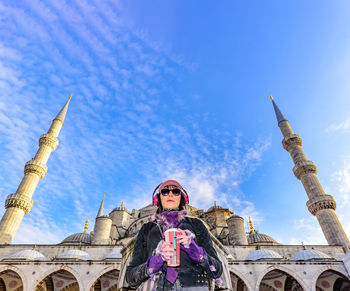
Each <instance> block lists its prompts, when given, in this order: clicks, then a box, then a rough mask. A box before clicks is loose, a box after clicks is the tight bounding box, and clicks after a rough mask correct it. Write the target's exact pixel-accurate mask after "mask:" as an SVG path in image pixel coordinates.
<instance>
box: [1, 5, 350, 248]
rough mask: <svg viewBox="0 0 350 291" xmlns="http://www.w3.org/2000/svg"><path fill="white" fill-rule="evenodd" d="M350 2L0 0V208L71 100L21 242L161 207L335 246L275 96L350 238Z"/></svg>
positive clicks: (288, 239)
mask: <svg viewBox="0 0 350 291" xmlns="http://www.w3.org/2000/svg"><path fill="white" fill-rule="evenodd" d="M349 8H350V4H349V3H348V2H347V1H337V2H332V3H331V2H329V1H308V2H305V1H293V2H290V3H286V2H284V1H263V2H262V1H250V2H249V3H247V2H246V1H215V2H214V1H160V0H158V1H155V0H150V1H124V2H122V1H81V0H79V1H61V0H60V1H58V0H57V1H47V2H41V1H34V0H31V1H11V2H9V1H2V2H0V12H1V13H0V15H1V18H0V88H1V90H0V136H1V139H0V183H1V187H0V203H1V204H0V215H2V214H3V213H4V207H3V205H4V201H5V198H6V196H7V195H8V194H10V193H14V192H15V191H16V188H17V186H18V184H19V182H20V180H21V178H22V176H23V166H24V164H25V162H26V161H28V160H29V159H31V158H32V157H33V156H34V155H35V152H36V150H37V142H38V139H39V137H40V135H41V134H43V133H45V132H46V131H47V129H48V128H49V126H50V123H51V120H52V119H53V118H54V116H55V115H56V114H57V112H58V111H59V110H60V108H61V107H62V105H63V104H64V103H65V101H66V99H67V98H68V96H69V95H70V94H71V93H72V94H73V98H72V101H71V103H70V107H69V111H68V114H67V118H66V122H65V124H64V127H63V129H62V131H61V134H60V136H59V140H60V145H59V147H58V149H57V150H56V151H55V152H54V153H53V154H52V155H51V157H50V159H49V162H48V164H47V165H48V168H49V170H48V174H47V175H46V177H45V178H44V179H43V180H41V181H40V184H39V186H38V188H37V190H36V192H35V194H34V196H33V200H34V207H33V209H32V211H31V212H30V213H29V214H28V215H26V216H25V218H24V220H23V222H22V224H21V226H20V229H19V231H18V233H17V235H16V238H15V243H33V242H35V243H58V242H60V241H61V240H62V239H63V238H64V237H66V236H68V235H69V234H71V233H75V232H82V231H83V227H84V221H85V218H86V216H90V218H91V219H90V220H92V221H91V223H90V226H89V230H90V231H91V230H92V229H93V218H94V217H95V215H96V213H97V210H98V207H99V203H100V201H101V198H102V195H103V193H104V192H105V193H106V199H105V211H106V213H108V212H109V211H111V210H112V209H113V208H114V207H116V206H118V205H120V203H121V201H124V205H125V206H126V207H127V208H128V209H129V210H130V211H131V210H132V209H133V208H139V207H142V206H145V205H146V204H148V203H150V201H151V194H152V191H153V188H154V187H155V186H156V185H157V184H158V183H159V182H161V181H163V180H165V179H168V178H175V179H178V180H179V181H180V182H182V183H183V185H184V187H185V188H186V189H188V190H189V193H190V202H191V204H192V205H193V206H195V207H199V208H203V209H205V210H206V209H207V208H209V207H210V206H211V205H212V204H213V203H214V201H217V204H219V205H222V206H226V207H230V209H232V210H233V211H235V213H237V214H239V215H242V216H244V217H245V218H247V217H248V216H252V218H253V220H254V224H255V226H256V228H257V229H258V230H259V231H260V232H263V233H266V234H269V235H271V236H272V237H274V238H275V239H277V240H278V241H279V242H281V243H285V244H300V243H301V241H303V242H304V243H305V244H307V243H315V244H323V243H325V239H324V237H323V235H322V233H321V230H320V227H319V226H318V223H317V221H316V219H315V218H314V217H312V215H311V214H310V213H309V212H308V210H307V208H306V206H305V203H306V201H307V196H306V194H305V192H304V189H303V187H302V185H301V183H300V182H299V181H298V180H297V179H296V178H295V177H294V175H293V172H292V167H293V163H292V160H291V158H290V156H289V154H288V153H287V152H286V151H285V150H284V149H283V148H282V145H281V140H282V135H281V133H280V131H279V129H278V127H277V122H276V119H275V116H274V112H273V108H272V106H271V101H270V100H269V98H268V96H269V94H272V95H273V96H274V97H275V100H276V102H277V104H278V105H279V107H280V109H281V110H282V112H283V113H284V115H285V116H286V117H287V119H289V121H290V124H291V126H292V128H293V129H294V131H295V132H296V133H298V134H299V135H300V136H301V137H302V139H303V142H304V144H303V148H304V150H305V153H306V155H307V157H308V158H309V159H310V160H312V161H314V162H315V163H316V165H317V166H318V177H319V179H320V182H321V184H322V185H323V187H324V188H325V191H326V193H328V194H331V195H333V196H334V198H335V199H336V201H337V214H338V217H339V219H340V221H341V222H342V224H343V226H344V228H345V230H346V232H347V233H348V234H350V214H349V212H348V211H346V209H348V207H349V206H350V200H349V197H350V149H349V147H348V145H349V143H350V138H349V132H350V111H349V108H350V106H349V105H350V99H349V95H350V94H349V93H350V85H349V81H348V79H349V73H350V53H349V52H350V30H349V29H348V27H349V26H350V17H349V16H350V15H349V11H350V9H349Z"/></svg>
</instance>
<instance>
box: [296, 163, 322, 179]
mask: <svg viewBox="0 0 350 291" xmlns="http://www.w3.org/2000/svg"><path fill="white" fill-rule="evenodd" d="M293 172H294V175H295V177H297V178H298V179H299V180H300V179H301V177H302V176H304V175H306V174H309V173H312V174H315V175H316V174H317V168H316V165H315V164H314V163H313V162H312V161H302V162H298V163H297V164H296V165H295V166H294V167H293Z"/></svg>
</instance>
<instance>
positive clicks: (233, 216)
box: [228, 214, 243, 219]
mask: <svg viewBox="0 0 350 291" xmlns="http://www.w3.org/2000/svg"><path fill="white" fill-rule="evenodd" d="M231 218H240V219H243V217H242V216H239V215H237V214H232V215H231V216H230V217H229V218H228V219H231Z"/></svg>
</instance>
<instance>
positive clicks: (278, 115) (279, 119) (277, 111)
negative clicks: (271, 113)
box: [270, 95, 288, 125]
mask: <svg viewBox="0 0 350 291" xmlns="http://www.w3.org/2000/svg"><path fill="white" fill-rule="evenodd" d="M270 99H271V101H272V105H273V109H274V110H275V114H276V118H277V122H278V125H280V123H281V122H283V121H288V120H287V119H286V118H285V117H284V116H283V114H282V112H281V110H280V109H279V108H278V106H277V104H276V103H275V101H274V100H273V97H272V95H270Z"/></svg>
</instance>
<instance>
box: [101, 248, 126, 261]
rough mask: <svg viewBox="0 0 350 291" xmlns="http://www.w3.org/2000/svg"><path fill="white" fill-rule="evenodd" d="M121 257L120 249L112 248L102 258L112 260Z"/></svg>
mask: <svg viewBox="0 0 350 291" xmlns="http://www.w3.org/2000/svg"><path fill="white" fill-rule="evenodd" d="M121 258H122V254H121V253H120V249H115V250H112V251H111V252H110V253H108V254H107V255H105V256H104V257H103V259H104V260H114V259H121Z"/></svg>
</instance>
